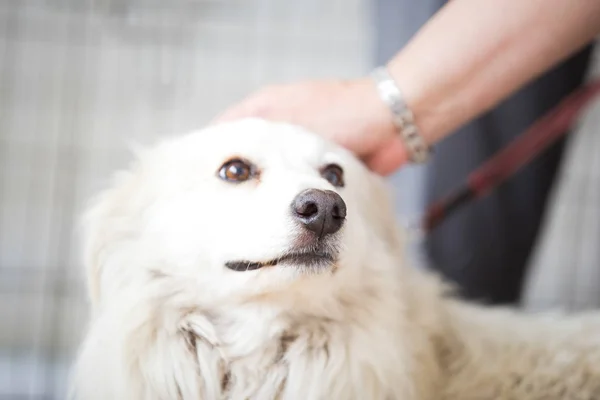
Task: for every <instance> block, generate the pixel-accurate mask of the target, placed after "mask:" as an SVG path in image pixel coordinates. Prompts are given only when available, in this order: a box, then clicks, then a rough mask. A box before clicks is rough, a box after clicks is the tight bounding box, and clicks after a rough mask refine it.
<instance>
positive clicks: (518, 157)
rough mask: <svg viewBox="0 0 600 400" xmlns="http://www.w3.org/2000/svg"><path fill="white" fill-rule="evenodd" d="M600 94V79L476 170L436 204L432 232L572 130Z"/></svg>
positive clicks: (429, 224)
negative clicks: (453, 214) (451, 215)
mask: <svg viewBox="0 0 600 400" xmlns="http://www.w3.org/2000/svg"><path fill="white" fill-rule="evenodd" d="M599 94H600V79H597V80H595V81H592V82H590V83H588V84H586V85H584V86H583V87H581V88H580V89H578V90H576V91H575V92H573V93H572V94H570V95H569V96H568V97H567V98H566V99H564V100H563V101H562V102H561V103H559V104H558V105H557V106H555V107H554V108H553V109H551V110H550V111H549V112H547V113H546V114H545V115H544V116H543V117H542V118H541V119H539V120H538V121H536V122H535V123H534V124H533V125H532V126H531V127H529V129H527V130H526V131H525V132H524V133H523V134H522V135H521V136H519V137H518V138H516V139H515V140H513V141H512V142H511V143H510V144H509V145H508V146H506V147H505V148H504V149H502V150H501V151H500V152H499V153H497V154H496V155H494V156H493V157H492V158H491V159H490V160H488V161H486V162H485V163H484V164H483V165H482V166H480V167H479V168H477V169H476V170H475V171H473V172H472V173H471V174H470V175H469V176H468V178H467V181H466V182H464V183H463V184H462V185H461V186H460V187H458V188H457V189H456V190H454V191H452V192H451V193H450V194H448V195H447V196H446V197H444V198H442V199H441V200H440V201H438V202H436V203H434V204H432V205H431V206H430V207H429V209H428V210H427V214H426V215H425V220H424V221H423V228H424V229H425V231H426V232H430V231H431V230H432V229H434V228H435V227H436V226H438V225H439V224H440V223H441V222H442V221H443V220H444V219H445V218H446V217H447V216H448V215H449V214H450V213H451V212H453V211H455V210H456V209H458V208H459V207H460V206H463V205H464V204H465V203H467V202H469V201H470V200H472V199H476V198H481V197H484V196H485V195H487V194H488V193H489V192H490V191H491V190H492V189H494V188H495V187H496V186H498V185H500V184H502V183H503V182H504V181H505V180H506V179H508V178H509V177H511V176H512V175H514V174H515V173H516V172H517V171H518V170H519V169H521V168H522V167H524V166H525V165H527V164H529V163H530V162H531V161H532V160H533V159H535V158H536V157H537V156H539V155H540V154H541V153H542V152H543V151H544V150H546V149H547V148H548V147H549V146H550V145H551V144H553V143H554V142H556V141H557V140H558V139H559V138H560V137H562V136H564V135H565V134H566V133H567V132H569V128H570V127H571V125H572V124H573V123H574V122H575V121H576V120H577V118H578V117H579V115H580V114H581V113H582V112H583V111H584V110H585V108H586V106H587V105H588V104H589V103H590V102H591V101H592V100H593V99H594V98H595V97H596V96H597V95H599Z"/></svg>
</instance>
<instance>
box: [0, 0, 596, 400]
mask: <svg viewBox="0 0 600 400" xmlns="http://www.w3.org/2000/svg"><path fill="white" fill-rule="evenodd" d="M372 51H373V50H372V45H371V26H370V17H369V8H368V1H367V0H301V1H300V0H238V1H235V0H169V1H167V0H95V1H94V0H0V399H2V400H5V399H6V400H8V399H10V400H13V399H15V400H17V399H32V400H34V399H35V400H42V399H43V400H51V399H52V400H54V399H63V398H64V396H65V392H64V390H65V382H66V377H67V375H66V374H67V371H68V367H69V364H70V363H71V361H72V357H73V355H74V351H75V349H76V347H77V345H78V343H79V340H80V339H81V335H82V333H83V330H84V328H85V324H86V317H87V300H86V296H85V291H84V286H83V281H82V274H81V264H80V247H79V242H78V231H77V224H78V218H79V215H80V212H81V210H82V207H83V206H84V205H85V203H86V201H87V200H88V199H89V197H90V195H92V194H93V193H95V192H96V191H98V190H99V189H100V188H102V187H103V186H104V184H105V183H106V182H107V179H108V178H109V176H110V173H111V172H113V171H114V170H115V169H116V168H119V167H123V166H124V165H126V163H127V162H128V161H129V159H130V154H129V152H128V150H127V148H128V147H127V146H128V144H129V142H131V141H135V142H139V143H142V144H146V143H150V142H151V141H152V140H153V139H154V138H156V137H158V136H160V135H170V134H177V133H181V132H184V131H187V130H191V129H195V128H198V127H201V126H202V125H204V124H205V123H206V122H208V121H209V120H210V119H211V118H212V117H214V116H215V115H216V114H217V113H218V112H219V111H221V110H222V109H224V108H225V107H226V106H228V105H230V104H232V103H234V102H236V101H237V100H239V99H241V98H242V97H244V96H245V95H246V94H248V93H249V92H251V91H253V90H254V89H257V88H259V87H260V86H262V85H264V84H270V83H278V82H284V81H289V80H293V79H299V78H308V77H311V78H319V77H323V78H325V77H353V76H357V75H361V74H364V73H366V72H368V71H369V70H370V68H371V67H372ZM599 115H600V109H598V107H596V110H595V111H594V112H591V113H589V115H588V116H587V117H586V118H587V122H586V123H587V125H586V126H590V127H594V126H599V125H600V121H598V119H599V117H598V116H599ZM584 125H585V124H584ZM582 129H583V128H582ZM584 130H585V129H584ZM587 132H589V133H588V134H587V136H586V135H583V134H582V135H580V136H581V139H578V140H579V142H578V143H579V144H578V145H577V146H579V147H580V148H582V149H583V150H579V152H581V151H587V153H586V154H587V159H584V160H583V161H581V157H576V156H575V155H572V156H571V157H570V158H569V160H573V161H570V163H566V164H567V165H571V164H577V162H578V163H579V164H577V165H582V163H586V162H587V163H589V162H591V161H590V160H593V159H594V157H595V159H596V160H597V159H598V158H597V157H598V156H597V154H600V153H598V151H600V150H599V148H600V142H599V141H598V140H597V139H596V140H595V139H594V138H595V137H597V135H593V134H592V133H593V129H592V128H588V129H587ZM586 138H587V139H586ZM586 140H587V141H586ZM594 140H595V141H594ZM577 146H575V144H573V145H572V146H571V147H572V149H571V150H570V153H573V152H575V151H576V149H574V148H575V147H577ZM593 146H596V147H593ZM579 147H578V148H579ZM590 149H595V150H596V152H595V153H594V152H593V151H592V150H590ZM594 154H596V156H594ZM575 160H578V161H577V162H576V161H575ZM565 168H567V167H565ZM567 169H568V170H566V171H564V172H563V178H562V180H561V182H567V183H568V184H570V185H571V186H572V185H574V184H575V183H574V182H575V181H577V184H578V185H585V186H586V187H587V188H588V189H589V188H590V187H591V188H592V189H589V190H590V193H591V194H589V196H592V200H590V202H589V209H590V210H591V211H590V212H595V211H594V210H596V208H597V206H596V205H597V204H600V203H598V202H597V200H598V198H597V197H593V196H596V195H595V193H598V194H600V188H599V187H598V184H597V183H596V184H595V185H596V186H590V182H598V181H600V179H598V177H597V176H596V175H597V173H596V175H594V176H590V175H589V169H587V168H579V169H577V168H575V169H573V168H570V169H569V168H567ZM593 171H600V168H594V169H593ZM573 174H575V175H576V179H575V178H573V176H574V175H573ZM582 176H583V177H582ZM586 179H587V180H586ZM567 183H562V185H563V186H564V185H567ZM593 188H596V189H597V191H594V190H593ZM573 190H575V191H576V190H577V188H575V189H573ZM569 193H572V192H569ZM396 194H397V195H398V196H399V193H396ZM589 196H588V197H589ZM575 197H576V202H575V203H572V202H573V201H575V200H573V199H574V198H575ZM575 197H573V196H570V197H569V196H567V197H565V198H563V199H562V200H560V201H558V200H557V202H558V203H559V204H558V205H555V206H554V209H560V210H561V212H562V214H560V213H557V212H554V213H553V215H558V216H556V217H553V218H549V222H548V224H547V225H548V229H547V230H546V231H547V234H546V235H545V238H544V243H549V244H545V245H542V246H540V248H541V249H542V250H540V252H539V255H538V257H537V259H539V260H546V261H548V260H550V261H551V264H552V265H559V266H560V265H563V262H564V259H563V258H560V257H568V254H567V256H565V255H564V254H565V250H564V248H562V250H560V251H558V253H557V251H556V245H555V242H553V240H554V241H556V235H557V234H556V233H553V232H559V231H561V230H562V231H564V229H565V228H564V226H563V225H564V224H570V225H569V226H571V225H572V226H571V229H577V226H578V225H577V221H580V220H582V219H586V214H582V213H581V212H579V213H578V214H577V215H578V218H580V219H579V220H578V219H574V218H573V215H572V213H571V211H573V210H579V211H581V209H582V205H581V204H582V203H581V201H582V200H581V199H582V196H581V195H579V196H575ZM594 199H595V201H596V202H594ZM569 202H571V203H569ZM399 204H400V203H399ZM404 207H406V206H404ZM408 207H409V208H410V204H409V205H408ZM398 210H399V211H398V212H399V215H400V214H401V212H406V213H408V214H410V213H412V212H413V211H414V210H412V211H406V208H404V209H402V210H404V211H402V210H401V209H400V206H399V208H398ZM596 220H600V218H596ZM565 221H566V222H565ZM561 224H562V225H561ZM590 229H591V230H593V229H597V232H596V231H593V232H594V234H596V236H593V235H590V234H589V232H588V235H587V236H586V237H587V238H588V239H587V240H586V241H585V243H586V245H587V246H588V247H590V246H592V247H593V246H597V239H598V237H600V228H598V227H597V226H595V227H593V228H589V229H588V231H589V230H590ZM589 236H591V239H590V238H589ZM580 243H581V239H580V240H579V241H578V242H577V245H575V244H574V245H573V249H571V250H572V251H579V250H577V249H576V248H575V247H577V246H579V244H580ZM562 246H565V244H564V241H563V243H562ZM586 249H587V250H586V251H588V252H589V251H590V249H589V248H586ZM552 251H554V252H552ZM597 259H598V258H597V257H596V258H594V256H591V257H589V259H584V260H583V261H581V262H582V263H584V264H585V265H587V266H588V267H589V266H590V265H596V264H595V263H596V261H597ZM561 260H562V261H561ZM588 269H589V268H588ZM534 270H535V271H537V272H536V273H539V274H541V272H539V268H537V269H534ZM598 271H600V268H599V269H598ZM566 274H567V275H568V277H571V276H572V273H570V272H566ZM546 275H547V274H546ZM546 275H545V276H546ZM553 276H556V275H553ZM559 276H560V277H562V278H561V279H559V280H555V281H553V282H544V281H543V280H542V279H538V280H536V282H541V283H540V284H539V285H538V286H539V287H538V288H537V291H534V292H533V293H534V294H533V295H532V296H530V297H529V299H530V300H531V301H532V302H535V300H536V299H538V300H539V299H545V300H547V299H548V298H549V297H548V295H547V294H548V293H550V292H551V293H559V292H560V293H562V292H561V290H563V288H562V286H561V287H560V288H559V287H557V286H556V285H557V281H558V282H560V283H561V284H564V281H565V280H564V279H563V278H564V274H563V275H559ZM597 278H598V282H597V284H600V276H598V277H597ZM582 279H583V281H584V282H587V284H588V287H589V286H590V283H589V282H590V279H589V275H585V276H583V277H582ZM571 280H572V279H571ZM540 285H541V286H540ZM553 285H554V286H553ZM592 286H593V285H592ZM588 289H589V290H591V291H592V293H596V294H597V293H598V290H597V289H598V288H597V286H595V287H591V288H588ZM594 290H596V291H595V292H594ZM571 292H572V291H571ZM536 293H537V294H539V293H543V294H546V295H545V296H541V297H540V296H537V294H536ZM571 294H572V293H571ZM536 296H537V297H536ZM557 298H558V297H555V298H553V301H554V303H553V304H554V305H556V304H557V301H556V299H557ZM545 300H544V301H545ZM561 301H563V302H566V300H565V299H564V298H563V297H560V298H558V303H559V304H562V303H560V302H561ZM538 303H539V304H541V303H540V302H538ZM542 303H543V302H542ZM544 304H546V303H544Z"/></svg>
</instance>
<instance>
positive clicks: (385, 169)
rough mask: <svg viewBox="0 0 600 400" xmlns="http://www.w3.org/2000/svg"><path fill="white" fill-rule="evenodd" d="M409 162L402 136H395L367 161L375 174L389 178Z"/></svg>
mask: <svg viewBox="0 0 600 400" xmlns="http://www.w3.org/2000/svg"><path fill="white" fill-rule="evenodd" d="M407 162H408V153H407V151H406V147H404V143H403V142H402V139H401V138H400V136H398V135H396V136H394V137H393V138H392V139H391V140H390V141H389V142H388V143H386V145H385V146H382V148H381V149H380V150H379V151H378V152H376V153H374V154H372V155H371V156H370V157H368V158H366V159H365V163H366V164H367V167H369V168H370V169H371V170H372V171H373V172H375V173H377V174H380V175H383V176H387V175H390V174H392V173H393V172H395V171H396V170H397V169H398V168H400V167H401V166H402V165H404V164H406V163H407Z"/></svg>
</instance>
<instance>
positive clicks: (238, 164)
mask: <svg viewBox="0 0 600 400" xmlns="http://www.w3.org/2000/svg"><path fill="white" fill-rule="evenodd" d="M253 175H254V168H253V166H252V165H251V164H250V163H248V162H247V161H244V160H241V159H239V158H236V159H233V160H229V161H227V162H226V163H225V164H223V165H222V166H221V169H220V170H219V177H220V178H221V179H223V180H225V181H228V182H244V181H247V180H248V179H250V178H252V176H253Z"/></svg>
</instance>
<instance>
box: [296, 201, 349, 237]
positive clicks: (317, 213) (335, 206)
mask: <svg viewBox="0 0 600 400" xmlns="http://www.w3.org/2000/svg"><path fill="white" fill-rule="evenodd" d="M292 214H293V215H294V217H295V218H296V219H297V220H298V221H300V222H301V223H302V224H303V225H304V226H305V227H306V228H307V229H308V230H310V231H312V232H314V233H316V234H317V235H319V237H321V236H325V235H328V234H331V233H335V232H337V231H339V230H340V228H341V227H342V225H343V224H344V219H345V218H346V203H344V200H343V199H342V198H341V197H340V195H339V194H337V193H336V192H333V191H331V190H317V189H307V190H305V191H303V192H301V193H300V194H299V195H298V196H296V198H295V199H294V201H293V202H292Z"/></svg>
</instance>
